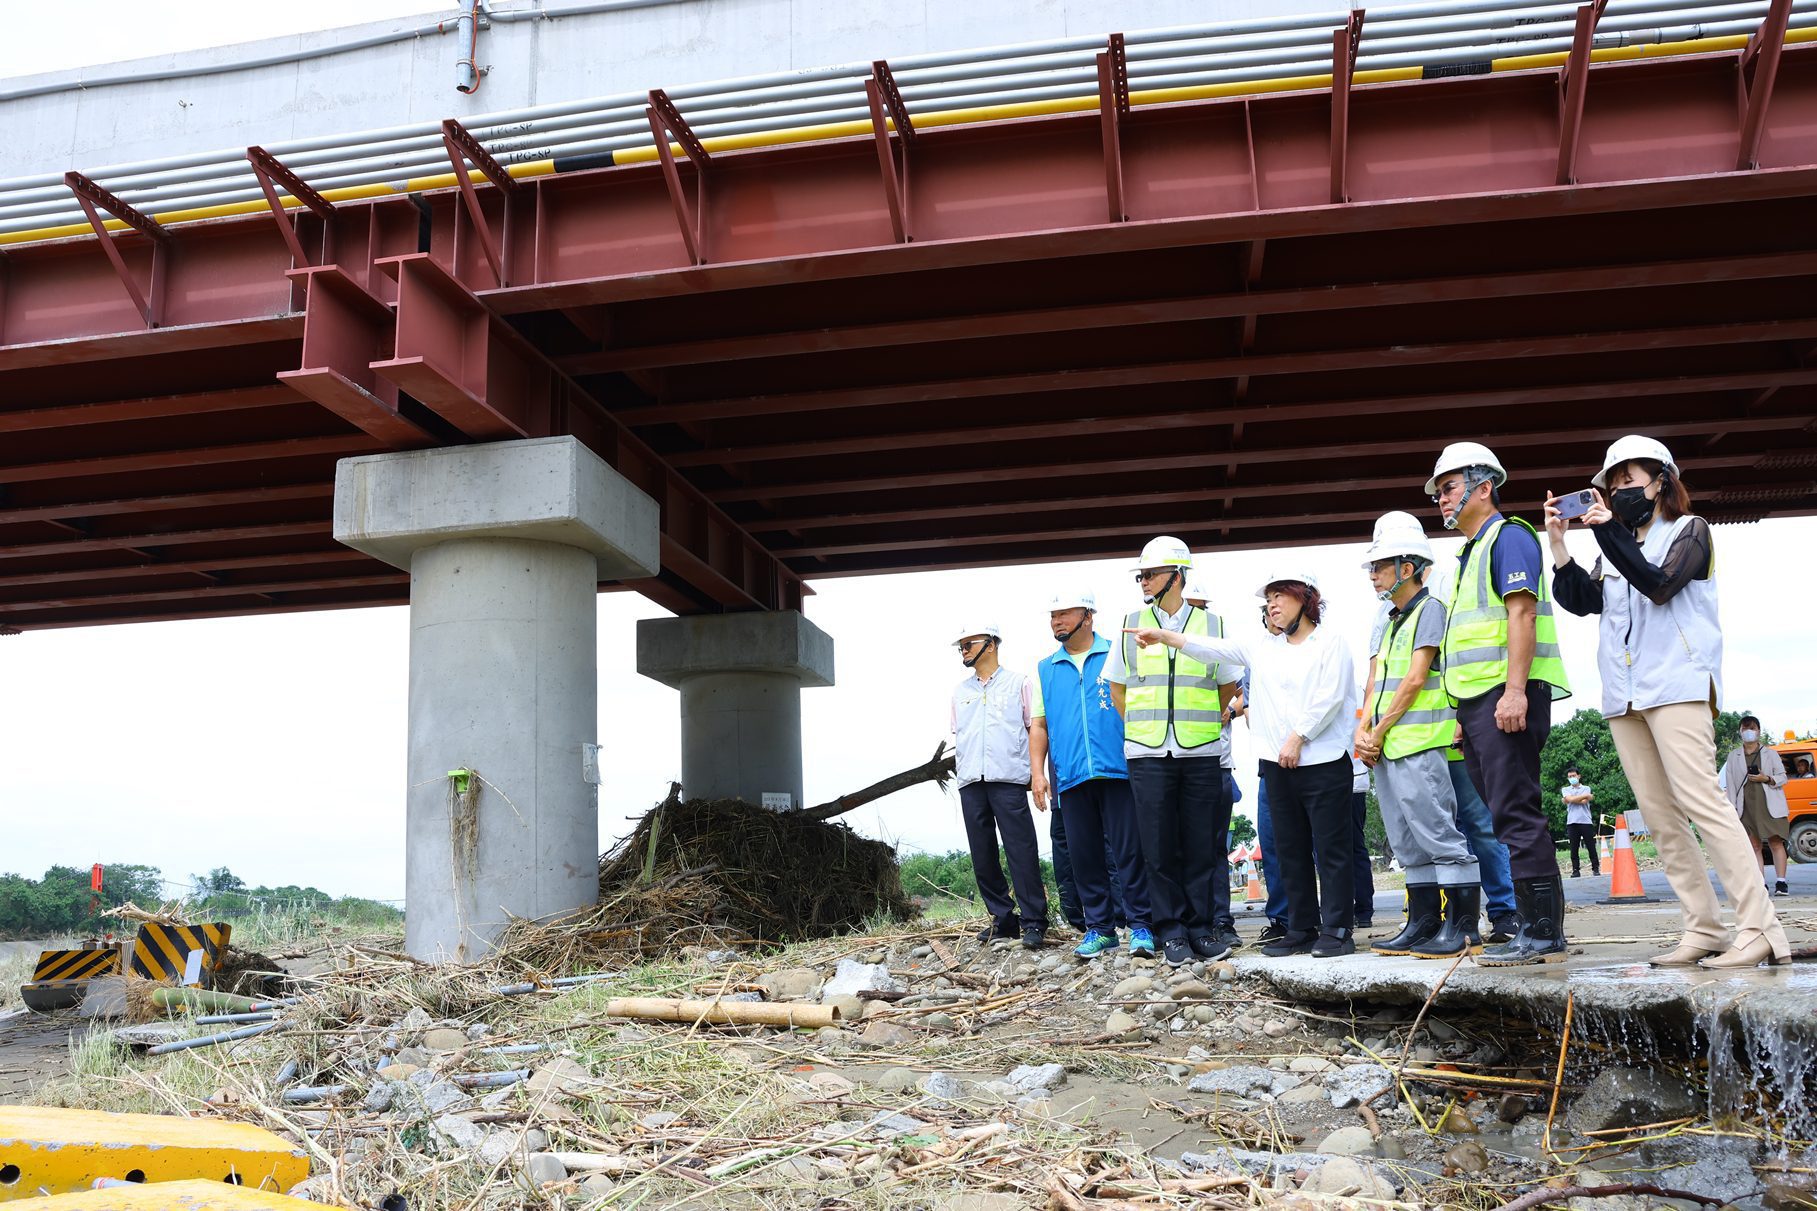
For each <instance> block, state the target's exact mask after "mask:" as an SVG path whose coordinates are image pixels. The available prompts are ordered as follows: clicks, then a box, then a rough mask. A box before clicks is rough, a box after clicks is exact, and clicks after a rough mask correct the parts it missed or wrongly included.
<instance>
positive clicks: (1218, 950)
mask: <svg viewBox="0 0 1817 1211" xmlns="http://www.w3.org/2000/svg"><path fill="white" fill-rule="evenodd" d="M1189 945H1191V947H1192V953H1193V954H1195V955H1197V956H1198V957H1199V958H1201V959H1207V960H1212V961H1215V960H1217V959H1228V958H1229V957H1230V947H1229V946H1227V945H1225V943H1224V940H1223V939H1222V938H1215V937H1212V936H1211V935H1210V934H1201V935H1200V936H1199V937H1196V938H1194V939H1193V940H1192V941H1191V943H1189Z"/></svg>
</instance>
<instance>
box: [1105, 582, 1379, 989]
mask: <svg viewBox="0 0 1817 1211" xmlns="http://www.w3.org/2000/svg"><path fill="white" fill-rule="evenodd" d="M1256 596H1257V597H1260V598H1261V599H1262V601H1263V605H1264V614H1263V617H1264V618H1265V619H1266V621H1267V627H1268V633H1267V634H1260V635H1254V636H1251V637H1244V638H1236V637H1225V636H1216V635H1212V636H1206V635H1183V634H1181V633H1180V632H1178V631H1165V630H1160V629H1158V628H1155V627H1137V628H1132V629H1130V630H1129V631H1128V632H1127V633H1128V634H1132V635H1134V636H1135V637H1136V643H1137V644H1139V645H1140V646H1142V647H1147V646H1148V645H1149V644H1151V643H1164V644H1166V645H1167V646H1169V647H1174V648H1178V649H1180V650H1181V651H1182V652H1185V653H1186V654H1187V655H1188V656H1190V657H1192V658H1193V659H1194V660H1198V661H1201V662H1204V663H1206V664H1210V663H1213V662H1222V663H1224V664H1241V665H1242V666H1243V667H1244V668H1246V669H1248V670H1249V694H1248V697H1247V698H1246V699H1245V702H1246V704H1247V706H1248V708H1249V726H1250V728H1251V729H1252V731H1253V734H1254V736H1255V740H1256V750H1257V752H1259V753H1260V754H1261V755H1262V756H1261V760H1260V762H1259V765H1260V767H1261V776H1262V783H1263V786H1264V788H1265V789H1266V790H1267V792H1268V814H1269V816H1270V818H1271V820H1272V821H1273V824H1274V844H1275V852H1276V854H1277V856H1278V857H1279V859H1280V864H1281V875H1282V881H1283V882H1284V883H1285V884H1286V891H1287V904H1288V920H1287V934H1286V936H1285V937H1283V938H1281V939H1278V940H1277V941H1274V942H1271V943H1270V944H1268V945H1267V946H1264V947H1263V948H1262V953H1263V954H1265V955H1268V956H1269V957H1271V958H1279V957H1281V956H1283V955H1293V954H1310V955H1312V956H1313V957H1314V958H1320V959H1329V958H1336V957H1337V956H1339V955H1347V954H1354V953H1356V939H1355V929H1356V907H1355V905H1354V903H1353V902H1352V901H1353V898H1354V895H1355V890H1356V882H1355V872H1354V870H1353V855H1354V853H1355V848H1354V829H1355V825H1354V824H1353V822H1352V820H1351V808H1350V782H1351V773H1350V729H1351V724H1352V722H1353V721H1354V719H1355V718H1356V713H1357V712H1356V707H1357V698H1358V690H1357V680H1356V672H1355V670H1354V668H1353V666H1352V663H1351V659H1350V647H1349V645H1348V644H1346V643H1345V642H1344V640H1343V638H1342V637H1341V636H1338V635H1335V634H1329V633H1327V632H1326V630H1325V628H1324V627H1322V626H1320V625H1319V624H1320V622H1321V620H1322V618H1323V615H1324V601H1323V600H1322V599H1321V598H1320V596H1319V584H1318V581H1317V580H1316V579H1315V578H1314V577H1313V576H1312V574H1311V573H1309V572H1300V571H1290V572H1282V573H1280V574H1279V575H1277V576H1275V577H1274V578H1273V579H1271V580H1268V581H1266V582H1265V583H1264V584H1263V585H1262V587H1261V588H1260V589H1257V590H1256ZM1315 848H1316V850H1317V853H1318V856H1317V858H1316V860H1315V859H1314V857H1313V851H1314V850H1315ZM1315 866H1316V874H1315Z"/></svg>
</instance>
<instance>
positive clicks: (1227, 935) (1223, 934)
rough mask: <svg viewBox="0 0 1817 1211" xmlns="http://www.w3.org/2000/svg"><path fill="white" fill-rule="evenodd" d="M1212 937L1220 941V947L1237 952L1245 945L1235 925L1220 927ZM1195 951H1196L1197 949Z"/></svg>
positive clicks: (1212, 933)
mask: <svg viewBox="0 0 1817 1211" xmlns="http://www.w3.org/2000/svg"><path fill="white" fill-rule="evenodd" d="M1211 936H1212V937H1214V938H1216V939H1217V940H1218V945H1220V946H1223V947H1225V948H1227V949H1229V950H1235V949H1236V948H1237V947H1239V946H1241V945H1242V944H1243V935H1242V934H1240V933H1238V932H1237V931H1236V927H1235V926H1233V925H1220V926H1218V927H1217V928H1216V929H1214V930H1212V931H1211ZM1194 949H1195V950H1196V949H1197V947H1194Z"/></svg>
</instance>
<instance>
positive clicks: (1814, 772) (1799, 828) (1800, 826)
mask: <svg viewBox="0 0 1817 1211" xmlns="http://www.w3.org/2000/svg"><path fill="white" fill-rule="evenodd" d="M1773 747H1774V748H1776V749H1778V750H1779V759H1780V760H1781V761H1783V762H1785V777H1786V781H1785V805H1786V825H1787V827H1788V829H1789V830H1790V832H1791V837H1792V839H1791V841H1790V843H1788V844H1787V845H1786V852H1787V853H1788V854H1790V855H1791V856H1792V858H1793V859H1794V860H1795V861H1799V862H1817V736H1806V737H1804V738H1803V739H1798V740H1795V739H1793V738H1792V736H1791V734H1790V733H1787V735H1786V738H1785V739H1784V740H1781V741H1780V742H1779V743H1778V744H1775V745H1774V746H1773Z"/></svg>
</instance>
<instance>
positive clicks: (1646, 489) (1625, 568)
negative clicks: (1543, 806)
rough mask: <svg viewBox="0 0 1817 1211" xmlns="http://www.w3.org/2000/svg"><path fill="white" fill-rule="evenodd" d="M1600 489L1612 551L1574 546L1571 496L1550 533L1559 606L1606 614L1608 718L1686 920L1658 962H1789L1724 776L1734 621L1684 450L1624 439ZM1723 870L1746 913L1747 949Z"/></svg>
mask: <svg viewBox="0 0 1817 1211" xmlns="http://www.w3.org/2000/svg"><path fill="white" fill-rule="evenodd" d="M1590 482H1591V483H1593V484H1595V485H1596V487H1597V489H1598V490H1597V491H1596V492H1595V493H1593V499H1594V503H1593V504H1591V505H1590V507H1589V510H1588V511H1587V512H1586V513H1584V515H1583V523H1584V525H1586V526H1588V527H1589V529H1590V533H1591V534H1592V535H1594V536H1595V538H1596V545H1597V547H1598V548H1599V549H1600V551H1601V552H1602V556H1601V558H1599V559H1598V560H1597V561H1596V566H1595V568H1594V569H1592V570H1590V571H1585V570H1584V569H1583V568H1582V567H1581V566H1580V565H1578V564H1577V563H1576V562H1575V561H1574V560H1573V559H1572V558H1571V553H1570V551H1568V550H1567V549H1566V547H1565V527H1566V526H1567V525H1569V524H1570V523H1569V519H1567V518H1565V517H1561V516H1560V515H1559V510H1558V503H1559V502H1558V498H1556V497H1552V496H1548V497H1547V498H1546V535H1547V537H1548V538H1549V539H1550V540H1551V544H1552V562H1553V565H1554V566H1555V567H1556V569H1557V571H1556V572H1554V573H1553V580H1552V585H1553V597H1554V598H1555V599H1556V600H1557V602H1558V604H1559V605H1561V606H1563V607H1564V608H1565V609H1567V610H1570V611H1571V612H1572V613H1573V614H1597V615H1599V616H1600V617H1601V642H1600V644H1599V645H1598V650H1597V667H1598V671H1599V672H1600V673H1601V675H1602V693H1603V701H1602V713H1603V715H1604V717H1606V718H1607V719H1608V720H1609V731H1610V732H1611V733H1612V734H1613V736H1614V738H1615V751H1616V752H1617V753H1618V754H1620V756H1621V764H1622V768H1623V770H1625V771H1626V772H1627V775H1628V781H1629V783H1630V784H1632V786H1633V787H1634V798H1635V799H1636V800H1637V801H1638V803H1639V804H1640V807H1641V809H1642V810H1643V811H1645V812H1646V817H1647V823H1648V824H1649V825H1651V826H1652V830H1653V840H1654V843H1655V844H1656V845H1658V846H1659V857H1660V860H1661V861H1662V862H1664V863H1665V868H1666V878H1667V880H1668V881H1670V883H1671V884H1672V891H1673V893H1674V894H1676V895H1677V897H1678V902H1679V904H1680V905H1681V906H1682V908H1683V911H1684V936H1683V940H1682V941H1680V942H1679V944H1678V946H1677V947H1676V948H1675V949H1673V950H1671V951H1669V952H1667V953H1666V954H1662V955H1657V956H1655V957H1654V958H1653V959H1652V960H1651V962H1652V963H1653V964H1654V965H1655V966H1659V967H1688V966H1690V965H1691V964H1693V963H1695V964H1698V965H1699V966H1702V967H1754V966H1757V965H1759V964H1761V963H1768V964H1775V965H1776V964H1779V963H1785V962H1789V961H1790V960H1791V945H1790V943H1788V942H1787V941H1786V936H1785V930H1784V928H1783V927H1781V926H1780V924H1779V918H1778V917H1777V915H1775V914H1774V912H1773V903H1772V901H1771V900H1769V899H1768V898H1767V895H1766V891H1765V889H1764V888H1762V887H1761V885H1760V876H1759V869H1760V868H1759V866H1758V865H1756V861H1757V859H1758V858H1759V850H1758V849H1756V850H1754V851H1753V852H1752V853H1751V854H1750V852H1749V849H1748V838H1747V835H1746V834H1745V833H1744V832H1743V831H1742V828H1741V822H1740V821H1739V820H1737V819H1736V818H1735V810H1734V807H1733V805H1732V804H1730V803H1727V802H1724V800H1723V794H1722V791H1721V789H1720V788H1719V787H1718V786H1717V785H1716V774H1715V771H1714V770H1712V769H1711V768H1710V754H1712V753H1714V751H1715V748H1716V736H1715V730H1714V716H1715V712H1716V704H1717V703H1718V702H1719V701H1720V700H1721V693H1722V626H1721V623H1720V622H1719V620H1718V618H1717V613H1716V561H1715V555H1714V553H1713V551H1714V548H1713V545H1712V543H1713V540H1712V538H1711V535H1710V526H1709V523H1708V522H1706V521H1704V519H1703V518H1701V517H1698V516H1696V515H1695V514H1693V513H1692V512H1691V498H1690V495H1689V494H1688V493H1687V492H1686V491H1685V486H1684V483H1683V482H1682V481H1681V480H1680V479H1679V475H1678V467H1677V465H1676V464H1675V463H1674V462H1673V461H1672V454H1671V452H1670V451H1669V450H1667V449H1666V448H1665V446H1664V445H1662V444H1661V443H1659V442H1657V441H1654V440H1653V439H1652V438H1650V437H1640V436H1636V435H1630V436H1628V437H1624V438H1622V439H1620V440H1619V441H1617V442H1615V444H1613V445H1611V446H1610V447H1609V452H1608V454H1607V456H1606V457H1605V458H1604V459H1603V467H1602V470H1601V471H1600V472H1598V473H1597V475H1596V476H1595V477H1593V478H1592V479H1591V480H1590ZM1605 493H1606V494H1607V496H1606V497H1605V495H1604V494H1605ZM1693 826H1695V828H1696V835H1693V833H1692V828H1693ZM1697 836H1701V837H1702V838H1703V845H1704V849H1702V850H1700V849H1699V848H1698V845H1697ZM1705 850H1707V851H1708V854H1709V857H1708V863H1707V865H1706V861H1705V857H1704V851H1705ZM1709 866H1714V867H1715V868H1716V873H1717V874H1718V875H1719V876H1721V878H1722V888H1723V891H1725V892H1726V893H1727V894H1728V897H1729V900H1730V901H1731V903H1733V904H1734V906H1735V943H1734V945H1733V947H1730V946H1729V944H1728V934H1727V931H1726V930H1724V928H1723V924H1722V917H1721V915H1720V913H1719V912H1718V910H1717V907H1716V893H1715V891H1714V890H1713V889H1712V888H1711V887H1710V876H1709V869H1708V867H1709Z"/></svg>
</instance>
